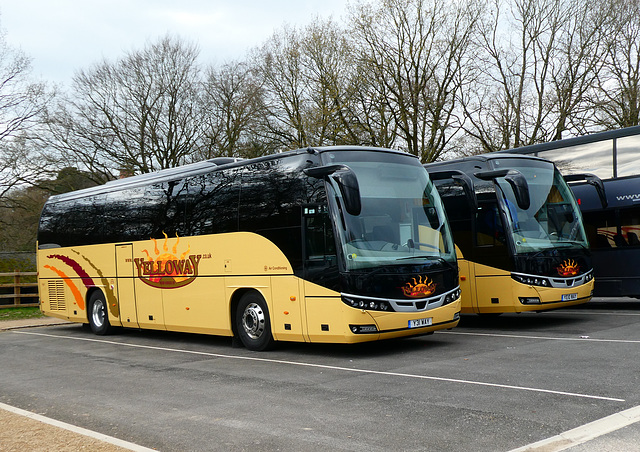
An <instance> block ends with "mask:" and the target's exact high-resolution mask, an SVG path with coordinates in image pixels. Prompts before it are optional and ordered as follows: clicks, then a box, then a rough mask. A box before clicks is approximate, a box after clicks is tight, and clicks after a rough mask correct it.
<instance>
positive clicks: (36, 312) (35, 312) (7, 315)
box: [0, 307, 44, 321]
mask: <svg viewBox="0 0 640 452" xmlns="http://www.w3.org/2000/svg"><path fill="white" fill-rule="evenodd" d="M40 317H44V315H42V312H40V308H38V307H32V308H3V309H0V321H2V320H19V319H37V318H40Z"/></svg>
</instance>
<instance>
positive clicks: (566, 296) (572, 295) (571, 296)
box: [562, 293, 578, 301]
mask: <svg viewBox="0 0 640 452" xmlns="http://www.w3.org/2000/svg"><path fill="white" fill-rule="evenodd" d="M577 299H578V294H577V293H567V294H564V295H563V296H562V301H573V300H577Z"/></svg>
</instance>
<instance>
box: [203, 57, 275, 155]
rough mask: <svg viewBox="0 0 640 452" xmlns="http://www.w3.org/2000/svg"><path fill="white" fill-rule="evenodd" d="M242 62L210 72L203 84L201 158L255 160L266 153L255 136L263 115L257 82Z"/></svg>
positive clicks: (252, 73)
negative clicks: (203, 112)
mask: <svg viewBox="0 0 640 452" xmlns="http://www.w3.org/2000/svg"><path fill="white" fill-rule="evenodd" d="M254 72H255V71H253V70H252V69H251V68H250V67H249V65H248V64H247V63H245V62H233V63H228V64H225V65H223V66H222V67H221V68H219V69H214V68H210V69H209V71H208V75H207V78H206V80H205V82H204V97H205V105H206V116H205V124H207V126H206V127H205V129H204V136H205V145H204V146H203V147H202V152H203V154H202V157H204V158H212V157H218V156H228V157H243V158H247V157H255V156H258V155H262V154H264V153H266V152H269V151H270V150H271V148H270V147H269V146H268V145H267V141H268V140H267V139H264V140H263V139H262V137H260V135H259V130H260V121H261V119H262V118H263V116H264V115H265V114H266V109H265V108H264V103H263V90H262V86H261V84H260V81H259V80H258V79H257V77H256V76H255V74H254Z"/></svg>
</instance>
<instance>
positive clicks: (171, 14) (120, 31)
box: [0, 0, 347, 85]
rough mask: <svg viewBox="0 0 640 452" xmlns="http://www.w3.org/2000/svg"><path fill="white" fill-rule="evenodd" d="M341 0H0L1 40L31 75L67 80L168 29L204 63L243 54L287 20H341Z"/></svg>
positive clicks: (300, 23)
mask: <svg viewBox="0 0 640 452" xmlns="http://www.w3.org/2000/svg"><path fill="white" fill-rule="evenodd" d="M346 4H347V1H346V0H262V1H260V0H209V1H208V0H178V1H176V0H172V1H170V0H108V1H106V0H0V28H1V29H2V30H3V31H4V32H5V37H6V40H7V42H8V43H9V45H10V46H12V47H17V48H20V49H21V50H22V51H23V52H24V53H26V54H27V56H29V57H31V58H32V66H33V73H32V75H34V76H35V77H38V78H42V79H43V80H44V81H49V82H55V83H63V84H65V85H68V84H69V82H70V81H71V77H72V76H73V74H74V72H75V71H76V70H78V69H85V68H88V67H89V66H91V64H93V63H96V62H99V61H101V60H102V59H103V58H107V59H108V60H110V61H114V60H115V59H117V58H120V57H121V56H123V55H124V53H125V52H128V51H131V50H140V49H142V48H144V46H145V45H146V44H147V43H148V42H154V41H156V40H157V39H158V38H160V37H162V36H165V35H166V34H167V33H170V34H172V35H177V36H179V37H181V38H183V39H185V40H187V41H189V42H194V43H197V44H198V45H199V46H200V50H201V53H200V61H201V63H203V64H220V63H223V62H225V61H229V60H232V59H238V58H243V57H244V56H245V55H246V52H247V51H248V50H249V49H250V48H252V47H255V46H257V45H260V44H262V43H263V42H264V41H265V40H266V39H267V38H269V36H271V35H272V34H273V32H274V31H275V30H277V29H279V28H281V27H282V26H283V24H285V23H288V24H290V25H296V26H304V25H306V24H308V23H310V22H311V21H312V20H313V19H314V18H315V17H316V16H320V17H323V18H327V17H329V16H333V18H334V19H336V20H341V19H342V18H343V17H344V15H345V13H346Z"/></svg>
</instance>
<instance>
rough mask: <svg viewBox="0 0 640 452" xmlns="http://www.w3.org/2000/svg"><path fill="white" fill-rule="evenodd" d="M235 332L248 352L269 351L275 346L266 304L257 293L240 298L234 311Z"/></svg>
mask: <svg viewBox="0 0 640 452" xmlns="http://www.w3.org/2000/svg"><path fill="white" fill-rule="evenodd" d="M236 331H237V332H238V337H239V338H240V341H242V344H243V345H244V346H245V347H246V348H248V349H249V350H255V351H262V350H269V349H270V348H272V347H273V345H274V344H275V341H274V340H273V335H272V334H271V320H270V319H269V310H268V309H267V303H266V302H265V301H264V299H263V298H262V296H261V295H260V294H259V293H257V292H248V293H246V294H244V295H243V296H242V298H241V299H240V302H239V303H238V308H237V310H236Z"/></svg>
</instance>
